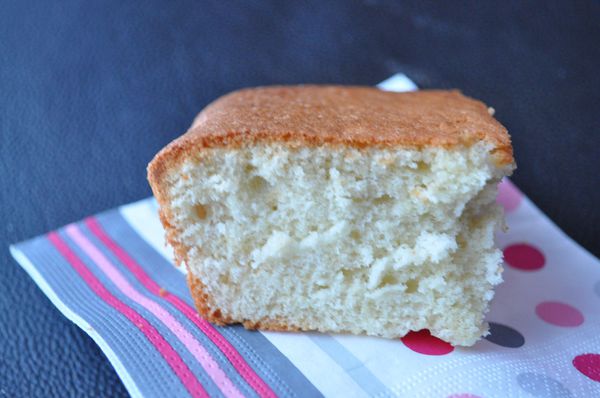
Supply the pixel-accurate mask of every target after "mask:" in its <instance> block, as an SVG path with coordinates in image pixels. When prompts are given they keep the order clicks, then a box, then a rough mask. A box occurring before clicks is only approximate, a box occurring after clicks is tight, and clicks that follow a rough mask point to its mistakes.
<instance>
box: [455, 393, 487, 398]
mask: <svg viewBox="0 0 600 398" xmlns="http://www.w3.org/2000/svg"><path fill="white" fill-rule="evenodd" d="M448 398H481V397H480V396H479V395H473V394H469V393H464V394H452V395H448Z"/></svg>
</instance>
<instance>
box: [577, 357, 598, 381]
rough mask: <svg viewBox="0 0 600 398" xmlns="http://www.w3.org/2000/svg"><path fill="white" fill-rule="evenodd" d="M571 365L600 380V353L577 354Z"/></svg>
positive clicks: (591, 377)
mask: <svg viewBox="0 0 600 398" xmlns="http://www.w3.org/2000/svg"><path fill="white" fill-rule="evenodd" d="M573 366H575V369H577V370H578V371H580V372H581V373H583V374H584V375H586V376H587V377H589V378H590V379H592V380H594V381H597V382H600V354H583V355H577V356H576V357H575V359H573Z"/></svg>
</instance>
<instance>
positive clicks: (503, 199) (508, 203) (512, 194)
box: [496, 179, 523, 213]
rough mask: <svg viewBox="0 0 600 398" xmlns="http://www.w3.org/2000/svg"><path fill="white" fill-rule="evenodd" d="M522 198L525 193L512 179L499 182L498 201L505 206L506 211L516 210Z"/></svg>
mask: <svg viewBox="0 0 600 398" xmlns="http://www.w3.org/2000/svg"><path fill="white" fill-rule="evenodd" d="M522 200H523V194H522V193H521V192H520V191H519V190H518V189H517V187H515V186H514V185H513V184H512V183H511V182H510V181H508V180H507V179H504V180H502V181H501V182H500V184H498V196H497V197H496V202H497V203H498V204H499V205H501V206H502V207H503V208H504V211H505V212H507V213H509V212H511V211H515V210H516V209H517V208H518V207H519V205H520V204H521V201H522Z"/></svg>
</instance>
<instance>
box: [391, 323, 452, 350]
mask: <svg viewBox="0 0 600 398" xmlns="http://www.w3.org/2000/svg"><path fill="white" fill-rule="evenodd" d="M401 340H402V342H403V343H404V345H405V346H407V347H408V348H410V349H411V350H413V351H414V352H418V353H419V354H425V355H445V354H449V353H451V352H452V351H454V347H452V345H450V344H449V343H447V342H445V341H444V340H441V339H438V338H437V337H435V336H432V335H431V333H430V332H429V330H427V329H423V330H419V331H418V332H412V331H411V332H408V334H407V335H406V336H404V337H402V339H401Z"/></svg>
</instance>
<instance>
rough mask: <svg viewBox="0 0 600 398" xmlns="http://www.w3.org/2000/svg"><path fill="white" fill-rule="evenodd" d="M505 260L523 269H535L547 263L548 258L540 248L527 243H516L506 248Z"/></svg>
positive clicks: (514, 266) (512, 265)
mask: <svg viewBox="0 0 600 398" xmlns="http://www.w3.org/2000/svg"><path fill="white" fill-rule="evenodd" d="M504 261H505V262H506V263H507V264H508V265H510V266H511V267H513V268H517V269H520V270H522V271H535V270H538V269H540V268H542V267H543V266H544V265H545V264H546V258H545V257H544V255H543V254H542V252H541V251H540V250H539V249H536V248H535V247H533V246H531V245H530V244H527V243H516V244H514V245H510V246H508V247H506V248H505V249H504Z"/></svg>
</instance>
